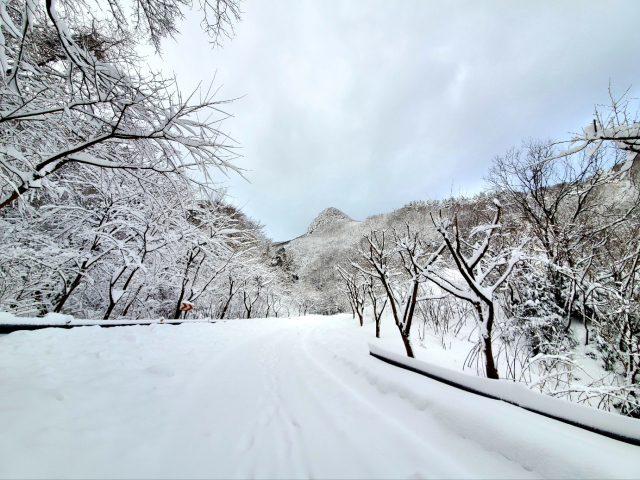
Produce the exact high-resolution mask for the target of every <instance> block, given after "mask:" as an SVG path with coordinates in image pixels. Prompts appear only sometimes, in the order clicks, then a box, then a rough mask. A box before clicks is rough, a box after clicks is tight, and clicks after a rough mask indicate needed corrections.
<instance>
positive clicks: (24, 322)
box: [0, 312, 216, 333]
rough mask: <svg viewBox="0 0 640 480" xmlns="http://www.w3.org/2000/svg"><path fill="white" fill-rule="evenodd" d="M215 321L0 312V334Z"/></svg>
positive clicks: (213, 321)
mask: <svg viewBox="0 0 640 480" xmlns="http://www.w3.org/2000/svg"><path fill="white" fill-rule="evenodd" d="M215 322H216V320H209V319H204V320H165V319H160V318H157V319H149V320H80V319H75V318H73V316H71V315H63V314H61V313H48V314H47V315H46V316H44V317H42V318H25V317H16V316H14V315H13V314H11V313H7V312H0V333H9V332H13V331H16V330H39V329H41V328H50V327H59V328H60V327H62V328H71V327H88V326H94V325H99V326H101V327H122V326H126V325H153V324H156V323H166V324H169V325H178V324H181V323H215Z"/></svg>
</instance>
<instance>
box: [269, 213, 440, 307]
mask: <svg viewBox="0 0 640 480" xmlns="http://www.w3.org/2000/svg"><path fill="white" fill-rule="evenodd" d="M428 212H429V208H428V204H427V203H425V202H411V203H410V204H408V205H405V206H404V207H402V208H400V209H398V210H394V211H393V212H391V213H385V214H381V215H374V216H371V217H368V218H366V219H364V220H363V221H357V220H354V219H352V218H351V217H350V216H349V215H347V214H346V213H344V212H342V211H340V210H338V209H337V208H334V207H329V208H326V209H325V210H323V211H322V212H320V214H319V215H318V216H317V217H316V218H315V219H314V220H313V221H312V222H311V224H310V225H309V228H308V229H307V232H306V233H305V234H304V235H301V236H300V237H297V238H294V239H293V240H289V241H286V242H279V243H275V244H274V245H273V247H274V250H273V252H271V255H272V259H273V260H272V264H274V265H280V264H282V263H284V261H285V260H284V259H286V261H287V262H288V265H289V269H290V270H291V272H292V274H293V275H294V277H295V278H297V281H298V282H299V285H300V287H302V288H303V289H304V290H305V293H307V294H309V295H310V296H311V297H313V298H314V299H315V308H314V309H313V311H314V313H334V312H337V311H347V310H348V305H347V303H346V298H344V296H343V294H341V293H340V292H339V291H338V289H337V286H338V283H339V281H338V275H337V272H336V270H335V267H336V266H337V265H338V264H341V263H345V262H346V261H347V259H348V258H349V257H350V256H354V255H356V254H357V249H358V244H359V242H360V240H361V239H362V236H363V235H364V234H366V233H368V232H370V231H371V230H372V229H390V228H392V227H396V228H397V227H401V226H403V225H404V224H405V223H406V222H407V221H411V223H413V224H422V225H424V227H425V228H433V227H432V225H431V220H430V217H429V215H428Z"/></svg>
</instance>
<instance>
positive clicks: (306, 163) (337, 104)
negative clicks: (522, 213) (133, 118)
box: [151, 0, 640, 240]
mask: <svg viewBox="0 0 640 480" xmlns="http://www.w3.org/2000/svg"><path fill="white" fill-rule="evenodd" d="M242 8H243V10H244V12H245V13H244V17H243V21H242V23H240V24H239V25H238V26H237V29H236V31H237V36H236V38H234V39H233V40H232V41H225V43H224V48H223V49H218V50H212V49H211V48H210V47H209V45H208V43H207V37H206V36H205V35H204V34H203V33H202V31H201V29H200V27H199V17H198V15H197V13H195V12H194V13H193V14H190V15H189V16H188V18H187V19H186V20H185V21H184V22H182V23H181V24H180V25H179V28H180V31H181V35H180V36H178V37H177V38H176V41H172V40H167V41H165V42H164V43H163V56H162V58H157V57H156V58H153V59H151V62H152V65H153V66H155V67H160V68H162V69H163V70H164V72H165V73H167V74H173V73H175V75H176V76H177V78H178V82H179V84H180V87H181V90H183V91H184V92H187V91H190V90H192V89H193V88H195V87H196V85H197V84H198V83H199V82H201V81H202V82H204V83H205V84H207V85H208V84H209V83H210V82H211V79H212V78H213V77H214V75H215V76H216V81H215V84H214V85H216V86H222V88H221V90H220V93H219V98H220V99H227V98H235V97H243V98H241V99H240V100H238V101H236V102H234V103H233V104H232V105H229V106H228V108H227V110H228V111H229V112H230V113H233V114H234V118H232V119H230V120H229V121H227V122H226V123H225V125H224V128H223V130H225V131H226V132H230V133H231V135H232V136H233V137H234V138H235V139H236V140H237V141H238V142H239V144H240V145H241V147H242V148H241V150H240V151H241V154H242V155H243V157H242V158H240V159H238V161H237V163H238V165H239V166H241V167H243V168H246V169H248V170H249V171H248V172H247V174H246V176H247V178H248V179H249V181H250V182H251V183H249V182H246V181H244V180H242V179H240V178H239V177H237V176H236V177H232V178H231V179H230V180H228V181H227V185H229V187H230V193H231V195H232V196H233V197H234V198H235V202H236V203H238V204H240V205H244V210H245V211H246V213H248V214H249V215H250V216H252V217H254V218H255V219H257V220H259V221H261V222H262V223H264V224H265V225H266V232H267V234H268V235H269V236H270V237H271V238H273V239H274V240H286V239H290V238H293V237H296V236H298V235H301V234H302V233H304V232H305V230H306V228H307V226H308V225H309V223H310V222H311V221H312V220H313V219H314V218H315V216H316V215H317V214H318V213H319V212H320V211H321V210H323V209H324V208H326V207H330V206H332V207H336V208H339V209H340V210H342V211H343V212H345V213H347V214H348V215H350V216H351V217H353V218H354V219H356V220H362V219H364V218H365V217H367V216H369V215H373V214H378V213H384V212H389V211H391V210H393V209H395V208H399V207H401V206H402V205H404V204H406V203H407V202H409V201H411V200H417V199H429V198H431V199H435V198H443V197H446V196H447V195H448V194H449V192H450V191H451V188H452V185H453V188H454V191H455V192H456V193H459V192H463V193H468V194H472V193H475V192H477V191H479V190H480V189H481V188H482V187H483V185H484V181H483V176H484V175H485V174H486V172H487V169H488V167H489V165H490V164H491V161H492V159H493V157H494V156H495V155H499V154H502V153H504V152H505V151H506V150H507V149H508V148H509V147H512V146H516V145H518V144H519V143H520V142H521V140H522V139H523V138H527V137H536V138H549V137H552V138H565V137H566V136H567V132H569V131H578V130H579V129H580V128H581V127H583V126H586V124H587V123H588V122H590V121H591V118H592V114H593V111H594V105H595V104H596V103H606V102H607V98H608V97H607V95H608V94H607V88H608V84H609V80H611V82H612V87H613V90H614V92H617V93H622V92H623V91H624V90H626V89H627V88H628V87H630V86H633V87H632V90H631V95H632V96H638V93H640V92H638V88H636V87H637V86H640V81H639V80H640V61H639V57H640V48H639V47H640V41H639V38H640V30H639V29H638V20H639V19H640V2H622V3H616V2H612V1H602V0H600V1H596V2H585V1H579V2H569V1H563V2H557V1H550V2H541V1H537V0H536V1H529V2H513V1H508V2H477V1H467V2H452V1H446V2H435V1H415V2H413V1H395V0H394V1H386V2H374V1H372V0H363V1H351V2H347V1H339V2H338V1H336V2H333V1H327V0H321V1H265V0H259V1H245V2H243V4H242ZM220 179H221V180H222V178H220Z"/></svg>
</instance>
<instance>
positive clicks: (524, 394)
mask: <svg viewBox="0 0 640 480" xmlns="http://www.w3.org/2000/svg"><path fill="white" fill-rule="evenodd" d="M369 353H370V354H371V355H372V356H373V357H376V358H378V359H379V360H382V361H383V362H386V363H389V364H391V365H395V366H397V367H400V368H404V369H406V370H410V371H413V372H416V373H419V374H420V375H424V376H426V377H429V378H431V379H433V380H437V381H439V382H442V383H445V384H447V385H451V386H452V387H456V388H459V389H461V390H465V391H467V392H471V393H474V394H476V395H482V396H483V397H487V398H492V399H494V400H501V401H503V402H507V403H510V404H512V405H515V406H518V407H521V408H524V409H526V410H529V411H531V412H534V413H537V414H540V415H544V416H545V417H549V418H552V419H554V420H558V421H560V422H563V423H567V424H569V425H573V426H575V427H579V428H583V429H585V430H589V431H590V432H594V433H598V434H600V435H604V436H606V437H609V438H613V439H615V440H620V441H622V442H625V443H630V444H632V445H638V446H640V420H636V419H633V418H628V417H623V416H621V415H617V414H615V413H610V412H605V411H604V410H598V409H595V408H592V407H587V406H585V405H580V404H577V403H571V402H568V401H566V400H561V399H558V398H553V397H549V396H548V395H544V394H542V393H538V392H535V391H533V390H530V389H529V388H527V387H526V386H525V385H523V384H521V383H517V382H512V381H508V380H490V379H488V378H482V377H476V376H472V375H468V374H465V373H462V372H456V371H454V370H450V369H448V368H444V367H440V366H437V365H432V364H429V363H427V362H424V361H422V360H416V359H415V358H409V357H406V356H403V355H398V354H396V353H392V352H389V351H387V350H384V349H382V348H380V347H378V346H376V345H374V344H371V343H370V344H369Z"/></svg>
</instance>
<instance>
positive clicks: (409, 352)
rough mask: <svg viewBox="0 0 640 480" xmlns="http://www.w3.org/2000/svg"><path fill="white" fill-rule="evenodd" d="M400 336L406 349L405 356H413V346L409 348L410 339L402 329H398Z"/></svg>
mask: <svg viewBox="0 0 640 480" xmlns="http://www.w3.org/2000/svg"><path fill="white" fill-rule="evenodd" d="M400 336H401V337H402V342H403V343H404V348H405V350H406V351H407V357H411V358H415V357H414V356H413V348H411V340H410V339H409V335H408V334H407V335H405V334H404V333H403V332H402V330H400Z"/></svg>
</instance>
